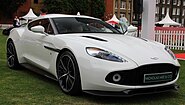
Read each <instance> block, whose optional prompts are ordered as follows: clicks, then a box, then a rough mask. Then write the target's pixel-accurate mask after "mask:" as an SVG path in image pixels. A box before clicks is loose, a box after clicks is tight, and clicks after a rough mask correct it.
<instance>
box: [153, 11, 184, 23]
mask: <svg viewBox="0 0 185 105" xmlns="http://www.w3.org/2000/svg"><path fill="white" fill-rule="evenodd" d="M156 24H164V25H165V26H167V25H168V26H169V25H173V26H180V25H181V24H180V23H177V22H175V21H173V20H172V19H171V18H170V16H169V13H168V12H167V13H166V16H165V18H164V19H162V20H161V21H159V22H156Z"/></svg>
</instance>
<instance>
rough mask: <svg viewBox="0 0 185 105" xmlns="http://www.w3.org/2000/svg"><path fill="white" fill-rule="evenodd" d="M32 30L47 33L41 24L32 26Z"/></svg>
mask: <svg viewBox="0 0 185 105" xmlns="http://www.w3.org/2000/svg"><path fill="white" fill-rule="evenodd" d="M31 31H33V32H37V33H45V32H44V31H45V28H44V27H43V26H41V25H38V26H34V27H31Z"/></svg>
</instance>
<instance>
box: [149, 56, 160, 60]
mask: <svg viewBox="0 0 185 105" xmlns="http://www.w3.org/2000/svg"><path fill="white" fill-rule="evenodd" d="M151 59H152V60H158V59H159V58H157V57H152V58H151Z"/></svg>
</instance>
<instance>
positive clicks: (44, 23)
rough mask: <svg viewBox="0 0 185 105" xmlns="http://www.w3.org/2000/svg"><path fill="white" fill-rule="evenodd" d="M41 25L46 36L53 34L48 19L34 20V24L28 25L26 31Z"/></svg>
mask: <svg viewBox="0 0 185 105" xmlns="http://www.w3.org/2000/svg"><path fill="white" fill-rule="evenodd" d="M37 25H41V26H43V27H44V28H45V32H46V33H48V34H54V31H53V28H52V26H51V24H50V22H49V20H48V19H41V20H36V21H34V22H31V23H29V25H28V29H29V30H31V27H34V26H37Z"/></svg>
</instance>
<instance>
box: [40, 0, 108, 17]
mask: <svg viewBox="0 0 185 105" xmlns="http://www.w3.org/2000/svg"><path fill="white" fill-rule="evenodd" d="M43 4H44V6H45V7H46V8H47V10H48V13H66V14H77V12H80V14H83V15H91V16H94V17H97V18H102V17H103V16H104V12H105V3H104V0H43Z"/></svg>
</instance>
